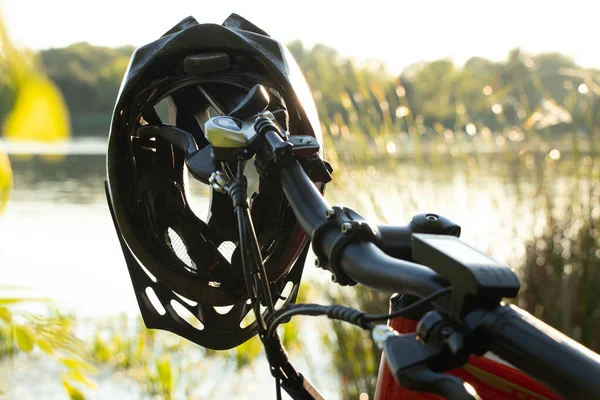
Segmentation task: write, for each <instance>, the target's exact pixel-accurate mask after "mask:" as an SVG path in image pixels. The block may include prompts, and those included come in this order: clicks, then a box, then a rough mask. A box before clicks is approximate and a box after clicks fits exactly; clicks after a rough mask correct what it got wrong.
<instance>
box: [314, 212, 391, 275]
mask: <svg viewBox="0 0 600 400" xmlns="http://www.w3.org/2000/svg"><path fill="white" fill-rule="evenodd" d="M325 217H326V220H325V221H324V222H323V223H322V224H321V225H319V226H318V227H317V228H316V229H315V230H314V231H313V232H312V242H313V243H315V242H319V241H320V237H321V235H323V233H324V232H325V231H327V230H328V229H330V228H337V229H339V230H340V233H339V234H338V237H337V238H336V239H335V241H334V242H333V245H332V246H331V250H330V251H329V254H328V255H325V254H324V253H323V252H322V251H321V250H319V249H318V248H316V247H313V251H314V252H315V255H316V256H317V260H316V264H317V266H318V267H320V268H323V269H326V270H328V271H329V272H331V273H332V274H333V275H332V277H331V279H332V280H333V281H334V282H336V283H338V284H340V285H342V286H348V285H350V286H352V285H356V281H354V280H353V279H352V278H350V277H349V276H348V275H347V274H346V273H345V272H344V271H343V270H342V268H341V265H340V264H341V260H340V256H341V254H342V252H343V250H344V248H345V247H346V246H347V245H348V244H350V243H353V242H357V241H360V240H368V241H371V242H375V243H377V242H378V241H379V239H380V237H379V232H378V230H377V228H376V227H374V226H373V225H371V224H369V223H368V222H367V221H366V220H365V219H364V218H363V217H362V216H360V215H359V214H358V213H356V212H355V211H353V210H351V209H349V208H346V207H343V208H342V207H333V208H332V209H330V210H327V212H326V213H325Z"/></svg>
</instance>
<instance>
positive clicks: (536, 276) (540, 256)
mask: <svg viewBox="0 0 600 400" xmlns="http://www.w3.org/2000/svg"><path fill="white" fill-rule="evenodd" d="M575 163H576V164H575V165H576V167H577V168H578V169H579V176H578V179H577V180H575V181H574V183H573V184H572V185H570V187H569V189H568V193H567V199H568V201H566V202H565V203H564V205H560V204H559V202H558V201H556V200H555V196H554V193H553V186H554V182H553V179H552V176H541V177H540V184H539V186H538V188H539V189H538V193H537V196H539V197H540V201H539V203H540V207H542V210H543V214H544V215H545V217H546V225H545V228H544V229H543V231H542V232H539V233H538V234H536V235H533V237H532V239H531V240H530V241H529V242H528V243H527V248H526V256H525V259H524V261H523V265H522V266H521V268H520V269H519V271H521V274H522V281H523V289H522V293H521V295H520V298H519V300H520V303H521V306H523V307H524V308H525V309H527V310H528V311H530V312H531V313H532V314H534V315H535V316H536V317H537V318H540V319H542V320H543V321H545V322H546V323H548V324H550V325H552V326H553V327H555V328H556V329H558V330H560V331H562V332H564V333H566V334H568V335H569V336H571V337H573V338H574V339H575V340H577V341H579V342H581V343H582V344H584V345H585V346H587V347H589V348H590V349H592V350H594V351H599V350H600V318H599V317H600V291H599V289H600V231H599V227H600V201H599V198H600V197H599V196H598V190H599V189H600V188H599V186H598V183H597V182H598V180H597V179H598V174H599V163H598V160H597V159H594V158H591V157H589V156H588V157H585V158H582V159H576V160H575Z"/></svg>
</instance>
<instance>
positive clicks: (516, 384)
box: [375, 317, 561, 400]
mask: <svg viewBox="0 0 600 400" xmlns="http://www.w3.org/2000/svg"><path fill="white" fill-rule="evenodd" d="M417 322H418V321H415V320H411V319H407V318H403V317H398V318H394V319H392V320H390V321H388V325H389V326H391V327H392V328H394V329H395V330H396V331H397V332H399V333H409V332H414V331H415V330H416V327H417ZM447 373H449V374H452V375H454V376H457V377H459V378H461V379H462V380H464V381H465V382H467V383H469V384H470V385H471V386H473V387H474V388H475V390H476V391H477V393H478V394H479V396H480V397H481V398H482V399H483V400H513V399H514V400H559V399H561V398H560V397H559V396H557V395H556V394H555V393H554V392H552V391H550V390H549V389H548V388H546V387H545V386H543V385H542V384H540V383H539V382H538V381H536V380H534V379H532V378H530V377H529V376H528V375H526V374H524V373H523V372H521V371H519V370H517V369H515V368H512V367H509V366H507V365H505V364H503V363H500V362H498V361H494V360H492V359H490V358H486V357H476V356H471V357H470V358H469V362H468V363H467V364H466V365H465V366H464V367H463V368H460V369H455V370H451V371H448V372H447ZM438 399H441V397H439V396H437V395H434V394H429V393H418V392H413V391H411V390H407V389H404V388H402V387H401V386H400V385H398V383H397V382H396V381H395V380H394V377H393V375H392V374H391V372H390V370H389V368H388V366H387V363H386V361H385V359H384V356H383V355H382V357H381V364H380V366H379V376H378V377H377V389H376V391H375V400H438Z"/></svg>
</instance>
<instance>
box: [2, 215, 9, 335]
mask: <svg viewBox="0 0 600 400" xmlns="http://www.w3.org/2000/svg"><path fill="white" fill-rule="evenodd" d="M0 207H1V206H0ZM0 319H1V320H3V321H4V322H6V323H7V324H10V322H11V321H12V313H11V312H10V311H9V310H8V308H6V307H0Z"/></svg>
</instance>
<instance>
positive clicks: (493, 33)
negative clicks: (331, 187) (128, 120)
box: [0, 0, 600, 72]
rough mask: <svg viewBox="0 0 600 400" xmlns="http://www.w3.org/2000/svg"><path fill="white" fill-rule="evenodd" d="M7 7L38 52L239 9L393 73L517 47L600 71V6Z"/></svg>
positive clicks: (579, 0) (127, 38) (268, 27)
mask: <svg viewBox="0 0 600 400" xmlns="http://www.w3.org/2000/svg"><path fill="white" fill-rule="evenodd" d="M0 10H1V11H2V13H3V14H4V18H5V20H6V23H7V26H8V28H9V32H10V33H11V35H12V38H13V39H14V40H16V41H17V42H19V43H20V44H22V45H24V46H26V47H29V48H32V49H36V50H37V49H44V48H50V47H62V46H66V45H69V44H71V43H75V42H82V41H87V42H90V43H92V44H95V45H104V46H120V45H125V44H132V45H136V46H139V45H142V44H144V43H147V42H150V41H152V40H154V39H156V38H157V37H159V36H160V35H161V34H162V33H164V32H165V31H167V30H168V29H169V28H171V27H172V26H173V25H175V24H176V23H177V22H179V21H180V20H181V19H183V18H185V17H187V16H189V15H192V16H194V17H195V18H196V19H197V20H198V21H200V22H212V23H222V22H223V20H224V19H225V18H226V17H227V16H228V15H229V14H230V13H232V12H236V13H237V14H240V15H242V16H243V17H244V18H246V19H248V20H250V21H251V22H253V23H254V24H256V25H258V26H259V27H261V28H262V29H263V30H265V31H267V32H268V33H269V34H270V35H271V36H272V37H274V38H276V39H279V40H281V41H284V42H288V41H291V40H295V39H300V40H302V41H304V42H305V43H306V44H307V45H309V46H311V45H313V44H315V43H323V44H326V45H328V46H331V47H334V48H336V49H338V51H339V52H340V54H342V55H344V56H350V57H356V58H358V59H360V60H366V59H377V60H382V61H384V62H385V63H386V64H387V65H388V67H389V70H390V71H391V72H399V71H400V70H402V69H403V68H404V67H406V66H408V65H411V64H414V63H416V62H420V61H432V60H435V59H440V58H452V59H453V60H454V61H455V62H456V63H457V64H462V63H464V62H465V61H466V60H467V59H469V58H470V57H472V56H481V57H486V58H489V59H492V60H502V59H504V58H505V57H506V56H507V54H508V51H509V50H510V49H512V48H515V47H520V48H522V49H524V50H525V51H529V52H534V53H539V52H548V51H559V52H561V53H563V54H566V55H568V56H571V57H572V58H574V59H575V61H576V62H578V63H579V64H581V65H582V66H585V67H600V51H597V48H598V46H597V42H596V38H597V36H598V30H597V29H598V25H599V22H600V1H598V0H587V1H583V0H570V1H564V0H554V1H553V0H546V1H538V0H519V1H515V0H505V1H497V0H479V1H477V0H448V1H434V0H431V1H424V0H421V1H419V0H411V1H406V0H395V1H381V0H369V1H352V0H346V1H338V0H319V1H314V0H296V1H284V0H280V1H268V2H267V1H252V0H219V1H214V2H209V1H206V0H194V1H191V0H167V1H155V0H146V1H138V0H133V1H129V0H120V1H117V0H96V1H93V0H92V1H89V0H88V1H85V0H79V1H73V0H51V1H43V0H37V1H34V0H0Z"/></svg>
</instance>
